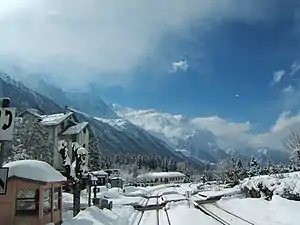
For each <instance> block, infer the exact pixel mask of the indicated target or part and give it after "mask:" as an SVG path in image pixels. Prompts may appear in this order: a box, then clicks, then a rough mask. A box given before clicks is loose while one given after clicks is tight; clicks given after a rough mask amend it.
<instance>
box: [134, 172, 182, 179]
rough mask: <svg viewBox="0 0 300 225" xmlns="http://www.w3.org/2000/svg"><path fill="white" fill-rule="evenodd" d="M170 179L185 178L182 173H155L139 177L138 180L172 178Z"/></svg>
mask: <svg viewBox="0 0 300 225" xmlns="http://www.w3.org/2000/svg"><path fill="white" fill-rule="evenodd" d="M170 177H185V175H184V174H183V173H180V172H153V173H146V174H142V175H139V176H138V177H137V178H138V179H141V178H170Z"/></svg>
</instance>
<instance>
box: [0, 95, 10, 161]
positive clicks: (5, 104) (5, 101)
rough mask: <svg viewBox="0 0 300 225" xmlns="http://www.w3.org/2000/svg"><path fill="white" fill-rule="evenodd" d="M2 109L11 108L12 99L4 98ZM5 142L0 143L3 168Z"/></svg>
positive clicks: (0, 158)
mask: <svg viewBox="0 0 300 225" xmlns="http://www.w3.org/2000/svg"><path fill="white" fill-rule="evenodd" d="M1 107H2V108H9V107H10V98H2V99H1ZM4 150H5V148H4V140H2V141H0V167H2V165H3V163H4V156H5V154H4Z"/></svg>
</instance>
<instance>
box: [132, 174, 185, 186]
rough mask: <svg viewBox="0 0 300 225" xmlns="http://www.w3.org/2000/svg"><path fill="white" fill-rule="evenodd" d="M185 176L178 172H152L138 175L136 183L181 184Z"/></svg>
mask: <svg viewBox="0 0 300 225" xmlns="http://www.w3.org/2000/svg"><path fill="white" fill-rule="evenodd" d="M184 180H185V175H184V174H183V173H180V172H152V173H146V174H142V175H139V176H138V177H137V182H139V183H145V184H161V183H164V184H165V183H183V182H184Z"/></svg>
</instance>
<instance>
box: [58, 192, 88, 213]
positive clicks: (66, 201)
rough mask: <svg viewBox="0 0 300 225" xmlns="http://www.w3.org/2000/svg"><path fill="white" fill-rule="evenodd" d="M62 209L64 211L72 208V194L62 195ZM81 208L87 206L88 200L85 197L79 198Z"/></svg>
mask: <svg viewBox="0 0 300 225" xmlns="http://www.w3.org/2000/svg"><path fill="white" fill-rule="evenodd" d="M62 199H63V201H62V207H63V209H64V210H65V211H67V210H70V209H72V208H73V194H71V193H65V192H63V193H62ZM80 204H81V208H86V207H87V206H88V199H87V198H86V197H85V196H81V198H80Z"/></svg>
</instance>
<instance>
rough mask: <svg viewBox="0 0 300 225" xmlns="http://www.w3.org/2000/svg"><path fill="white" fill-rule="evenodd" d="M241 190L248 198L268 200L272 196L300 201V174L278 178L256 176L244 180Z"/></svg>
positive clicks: (289, 174)
mask: <svg viewBox="0 0 300 225" xmlns="http://www.w3.org/2000/svg"><path fill="white" fill-rule="evenodd" d="M241 188H242V190H243V191H245V192H246V195H247V196H248V197H252V198H259V197H265V199H267V200H270V199H271V198H272V196H273V195H280V196H282V197H284V198H287V199H291V200H297V201H300V173H299V172H294V173H288V174H282V175H281V176H280V177H279V176H275V175H272V176H257V177H252V178H250V179H245V180H244V181H243V183H242V184H241Z"/></svg>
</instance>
